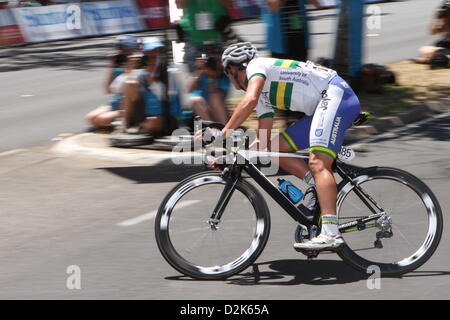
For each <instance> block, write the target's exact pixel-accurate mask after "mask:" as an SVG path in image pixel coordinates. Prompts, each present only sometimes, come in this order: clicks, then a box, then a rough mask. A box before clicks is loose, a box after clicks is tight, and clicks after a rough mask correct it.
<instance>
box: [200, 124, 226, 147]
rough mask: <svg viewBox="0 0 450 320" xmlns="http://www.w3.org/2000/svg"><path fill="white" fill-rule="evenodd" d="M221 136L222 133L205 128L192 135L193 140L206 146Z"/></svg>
mask: <svg viewBox="0 0 450 320" xmlns="http://www.w3.org/2000/svg"><path fill="white" fill-rule="evenodd" d="M221 136H222V131H220V130H219V129H216V128H209V127H207V128H205V129H203V130H198V131H197V132H196V133H195V135H194V140H196V141H199V140H201V141H202V144H203V145H208V144H211V143H213V142H214V141H215V140H217V138H219V137H221Z"/></svg>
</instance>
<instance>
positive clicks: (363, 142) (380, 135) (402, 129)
mask: <svg viewBox="0 0 450 320" xmlns="http://www.w3.org/2000/svg"><path fill="white" fill-rule="evenodd" d="M449 115H450V111H446V112H443V113H440V114H437V115H435V116H432V117H430V118H426V119H423V120H420V121H417V122H413V123H411V124H408V125H405V126H403V127H400V128H396V129H393V130H390V131H387V132H384V133H382V134H378V135H376V136H373V137H370V138H366V139H364V140H361V141H357V142H355V143H353V144H351V145H350V146H357V145H358V146H359V145H362V144H365V143H370V142H375V141H378V140H380V139H383V138H385V137H388V136H390V135H393V134H397V133H400V132H403V131H406V130H408V129H411V128H417V127H420V126H421V125H423V124H426V123H429V122H433V121H436V120H438V119H440V118H445V117H447V116H449ZM369 124H370V123H369Z"/></svg>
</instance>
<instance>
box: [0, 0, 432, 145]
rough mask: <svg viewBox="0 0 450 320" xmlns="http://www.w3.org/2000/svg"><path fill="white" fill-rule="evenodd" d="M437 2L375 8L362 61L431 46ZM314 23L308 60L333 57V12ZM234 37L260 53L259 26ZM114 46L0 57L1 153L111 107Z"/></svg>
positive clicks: (68, 44)
mask: <svg viewBox="0 0 450 320" xmlns="http://www.w3.org/2000/svg"><path fill="white" fill-rule="evenodd" d="M438 2H439V0H428V1H423V0H409V1H396V2H392V3H383V4H379V5H378V6H379V8H380V9H381V16H380V18H381V20H380V28H379V29H370V28H369V27H368V25H367V19H366V21H365V23H364V30H365V35H366V36H365V37H364V42H365V44H366V47H365V48H366V49H365V57H366V58H365V61H366V62H377V63H388V62H393V61H398V60H402V59H405V58H409V57H411V56H415V55H416V53H417V49H418V48H419V47H420V46H422V45H426V44H430V43H432V42H433V41H434V39H436V37H431V36H429V35H428V34H427V31H428V28H429V25H430V21H431V15H432V12H433V10H434V8H436V7H437V3H438ZM311 16H312V19H313V21H312V25H311V31H312V33H313V35H312V38H311V39H312V40H311V41H312V51H311V57H312V58H317V57H321V56H331V55H332V52H333V50H334V40H333V37H334V32H335V29H336V10H335V9H330V10H322V11H315V12H313V13H312V15H311ZM236 29H237V32H238V33H240V34H241V35H242V36H243V37H244V38H246V39H248V40H251V41H254V42H256V43H258V44H259V45H261V44H262V43H263V41H264V26H263V25H262V24H261V23H259V22H258V21H256V22H255V21H252V22H242V23H238V24H237V25H236ZM144 34H145V33H144ZM144 34H142V35H144ZM368 34H370V35H372V36H367V35H368ZM373 35H377V36H373ZM112 42H113V37H102V38H92V39H78V40H71V41H58V42H51V43H44V44H36V45H31V46H26V47H21V48H12V49H2V50H0V71H1V73H0V82H1V83H2V89H1V90H0V128H1V129H0V132H1V134H0V152H2V151H8V150H12V149H21V148H28V147H31V146H36V145H40V144H42V143H45V142H47V141H49V140H50V139H52V138H54V137H55V136H56V135H58V134H61V133H78V132H82V131H85V130H86V128H87V124H86V123H85V121H84V116H85V114H86V113H87V112H88V111H90V110H91V109H93V108H95V107H96V106H98V105H101V104H105V103H107V102H108V97H107V96H106V95H105V94H104V93H103V92H102V82H103V81H104V78H105V75H106V69H105V67H106V60H105V58H104V57H105V55H106V54H108V53H109V52H110V50H111V48H112Z"/></svg>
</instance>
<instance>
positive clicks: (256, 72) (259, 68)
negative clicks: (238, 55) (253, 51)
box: [247, 58, 267, 80]
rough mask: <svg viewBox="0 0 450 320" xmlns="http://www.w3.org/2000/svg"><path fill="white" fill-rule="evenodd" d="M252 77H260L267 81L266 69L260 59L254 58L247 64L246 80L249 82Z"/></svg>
mask: <svg viewBox="0 0 450 320" xmlns="http://www.w3.org/2000/svg"><path fill="white" fill-rule="evenodd" d="M254 76H260V77H263V78H264V79H267V67H266V65H265V64H264V63H263V61H262V59H259V58H256V59H253V60H252V61H250V62H249V63H248V66H247V79H248V80H250V79H251V78H253V77H254Z"/></svg>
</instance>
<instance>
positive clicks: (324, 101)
mask: <svg viewBox="0 0 450 320" xmlns="http://www.w3.org/2000/svg"><path fill="white" fill-rule="evenodd" d="M330 100H331V99H330V98H328V94H327V91H326V90H324V91H322V100H321V101H320V106H319V108H320V109H322V110H325V111H326V110H327V109H328V102H330Z"/></svg>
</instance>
